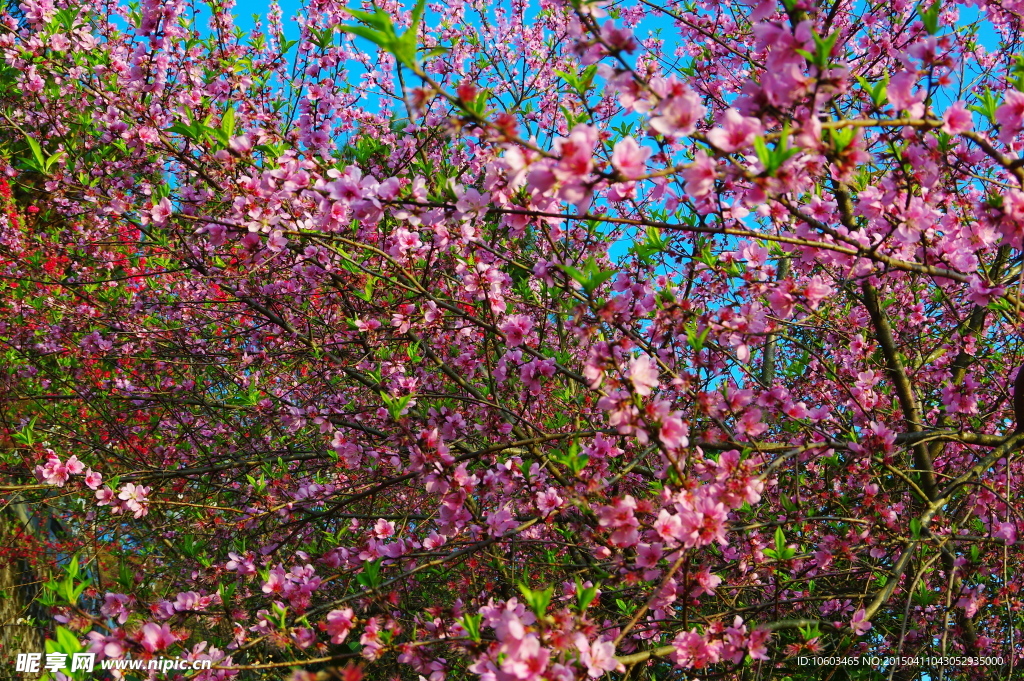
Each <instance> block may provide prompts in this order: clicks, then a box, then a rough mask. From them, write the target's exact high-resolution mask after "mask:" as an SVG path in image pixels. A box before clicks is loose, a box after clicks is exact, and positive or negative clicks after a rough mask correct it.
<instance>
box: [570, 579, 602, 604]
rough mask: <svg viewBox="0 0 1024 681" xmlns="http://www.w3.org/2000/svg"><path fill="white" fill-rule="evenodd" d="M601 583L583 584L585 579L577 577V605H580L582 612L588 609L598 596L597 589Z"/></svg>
mask: <svg viewBox="0 0 1024 681" xmlns="http://www.w3.org/2000/svg"><path fill="white" fill-rule="evenodd" d="M599 586H600V585H598V584H595V585H594V586H588V587H584V586H583V581H582V580H581V579H580V578H579V577H577V578H576V605H577V606H578V607H579V610H580V612H584V611H586V609H587V608H588V607H590V604H591V603H593V602H594V599H595V598H597V590H598V588H599Z"/></svg>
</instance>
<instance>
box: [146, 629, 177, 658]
mask: <svg viewBox="0 0 1024 681" xmlns="http://www.w3.org/2000/svg"><path fill="white" fill-rule="evenodd" d="M176 640H177V639H176V638H175V636H174V634H173V633H171V628H170V627H169V626H167V625H166V624H156V623H154V622H148V623H146V624H144V625H142V640H141V641H140V642H141V643H142V647H143V648H145V649H146V652H149V653H154V652H156V651H158V650H164V649H165V648H169V647H170V646H172V645H174V642H175V641H176Z"/></svg>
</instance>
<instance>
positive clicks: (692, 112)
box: [651, 88, 707, 137]
mask: <svg viewBox="0 0 1024 681" xmlns="http://www.w3.org/2000/svg"><path fill="white" fill-rule="evenodd" d="M706 111H707V109H705V108H704V105H703V104H701V103H700V98H699V97H698V96H697V94H696V93H694V92H693V91H692V90H690V89H688V88H687V89H685V90H684V91H682V92H679V93H678V94H672V95H670V96H669V97H668V98H667V99H665V100H663V101H662V102H661V103H660V104H658V106H657V108H656V109H655V110H654V113H655V116H654V117H653V118H651V127H652V128H654V129H655V130H656V131H658V132H660V133H661V134H663V135H671V136H675V137H683V136H686V135H692V134H693V133H694V131H695V130H696V129H697V123H698V122H699V121H700V120H701V118H702V117H703V116H704V113H705V112H706Z"/></svg>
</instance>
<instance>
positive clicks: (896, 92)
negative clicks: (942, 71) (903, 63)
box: [887, 71, 925, 118]
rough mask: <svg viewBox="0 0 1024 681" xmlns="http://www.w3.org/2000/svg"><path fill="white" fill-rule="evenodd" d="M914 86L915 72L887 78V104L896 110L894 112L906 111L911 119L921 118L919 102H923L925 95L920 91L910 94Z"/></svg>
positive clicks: (897, 74) (921, 111) (903, 72)
mask: <svg viewBox="0 0 1024 681" xmlns="http://www.w3.org/2000/svg"><path fill="white" fill-rule="evenodd" d="M916 84H917V73H916V72H914V71H900V72H899V73H896V74H894V75H893V76H892V77H891V78H889V87H888V90H887V93H888V95H889V102H890V103H891V104H892V105H893V106H894V107H895V108H896V110H897V111H906V112H908V113H909V115H910V116H911V117H913V118H917V117H919V116H921V114H922V113H923V112H924V107H923V106H922V104H921V102H923V101H924V97H925V93H924V92H921V91H920V90H919V91H918V92H916V93H912V92H911V90H913V88H914V86H915V85H916Z"/></svg>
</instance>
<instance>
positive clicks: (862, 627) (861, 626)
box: [850, 608, 871, 636]
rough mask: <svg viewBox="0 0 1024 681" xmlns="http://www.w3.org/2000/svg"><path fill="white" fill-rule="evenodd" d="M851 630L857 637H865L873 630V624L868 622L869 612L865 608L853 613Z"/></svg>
mask: <svg viewBox="0 0 1024 681" xmlns="http://www.w3.org/2000/svg"><path fill="white" fill-rule="evenodd" d="M850 628H851V629H853V633H854V634H856V635H857V636H863V635H864V634H866V633H867V632H868V630H869V629H871V622H869V621H868V619H867V611H865V610H864V608H861V609H860V610H858V611H857V612H855V613H853V618H852V619H851V620H850Z"/></svg>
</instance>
